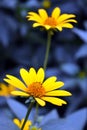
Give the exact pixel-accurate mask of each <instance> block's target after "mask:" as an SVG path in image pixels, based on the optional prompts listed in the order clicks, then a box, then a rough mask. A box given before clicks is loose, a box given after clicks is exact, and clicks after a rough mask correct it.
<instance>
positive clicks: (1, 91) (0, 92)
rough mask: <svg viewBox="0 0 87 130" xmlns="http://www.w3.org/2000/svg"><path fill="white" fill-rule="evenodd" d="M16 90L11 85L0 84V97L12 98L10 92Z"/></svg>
mask: <svg viewBox="0 0 87 130" xmlns="http://www.w3.org/2000/svg"><path fill="white" fill-rule="evenodd" d="M14 90H16V88H15V87H14V86H12V85H6V84H4V83H0V96H6V97H8V96H12V95H11V92H12V91H14Z"/></svg>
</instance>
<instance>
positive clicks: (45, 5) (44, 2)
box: [42, 0, 51, 9]
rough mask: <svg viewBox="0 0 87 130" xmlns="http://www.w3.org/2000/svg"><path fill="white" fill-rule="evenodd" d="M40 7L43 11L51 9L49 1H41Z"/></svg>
mask: <svg viewBox="0 0 87 130" xmlns="http://www.w3.org/2000/svg"><path fill="white" fill-rule="evenodd" d="M42 6H43V7H44V8H45V9H48V8H50V7H51V1H50V0H43V2H42Z"/></svg>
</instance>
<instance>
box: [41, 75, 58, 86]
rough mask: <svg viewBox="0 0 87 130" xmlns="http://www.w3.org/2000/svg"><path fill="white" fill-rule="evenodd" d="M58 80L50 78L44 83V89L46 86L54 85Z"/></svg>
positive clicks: (53, 77)
mask: <svg viewBox="0 0 87 130" xmlns="http://www.w3.org/2000/svg"><path fill="white" fill-rule="evenodd" d="M56 80H57V77H55V76H52V77H50V78H48V79H46V80H45V81H44V83H43V86H44V87H45V86H50V85H51V84H52V83H54V82H55V81H56Z"/></svg>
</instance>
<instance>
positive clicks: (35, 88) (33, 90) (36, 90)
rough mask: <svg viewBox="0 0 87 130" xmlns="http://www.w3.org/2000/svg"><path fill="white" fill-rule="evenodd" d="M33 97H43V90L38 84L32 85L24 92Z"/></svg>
mask: <svg viewBox="0 0 87 130" xmlns="http://www.w3.org/2000/svg"><path fill="white" fill-rule="evenodd" d="M26 91H27V92H28V93H29V94H30V95H31V96H33V97H38V98H40V97H43V96H44V95H45V89H44V87H43V86H42V84H41V83H40V82H34V83H32V84H31V85H30V86H29V87H28V88H27V90H26Z"/></svg>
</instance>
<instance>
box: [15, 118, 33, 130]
mask: <svg viewBox="0 0 87 130" xmlns="http://www.w3.org/2000/svg"><path fill="white" fill-rule="evenodd" d="M13 122H14V124H16V125H17V126H18V128H20V129H21V127H22V125H23V122H24V118H23V119H22V120H21V121H20V120H19V119H17V118H15V119H14V120H13ZM31 124H32V123H31V121H29V120H27V122H26V124H25V126H24V129H23V130H30V129H29V127H30V126H31Z"/></svg>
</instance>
